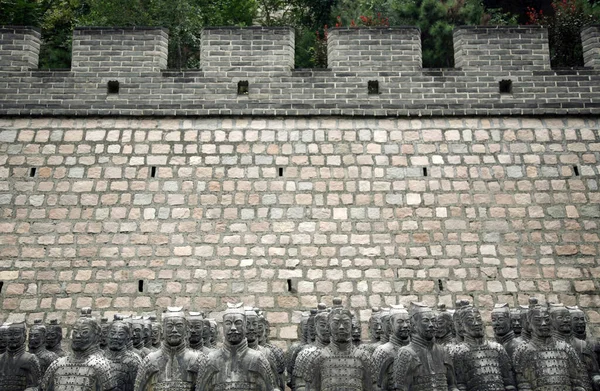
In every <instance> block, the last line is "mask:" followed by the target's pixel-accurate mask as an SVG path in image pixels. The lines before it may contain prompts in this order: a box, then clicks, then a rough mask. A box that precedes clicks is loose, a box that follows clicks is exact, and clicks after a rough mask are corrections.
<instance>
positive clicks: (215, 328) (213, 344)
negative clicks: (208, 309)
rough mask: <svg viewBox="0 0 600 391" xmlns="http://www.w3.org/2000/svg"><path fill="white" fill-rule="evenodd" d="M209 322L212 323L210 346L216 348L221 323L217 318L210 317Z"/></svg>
mask: <svg viewBox="0 0 600 391" xmlns="http://www.w3.org/2000/svg"><path fill="white" fill-rule="evenodd" d="M208 323H209V324H210V339H209V344H208V348H209V349H216V348H217V341H218V340H219V325H218V324H217V321H216V320H215V319H210V318H209V319H208Z"/></svg>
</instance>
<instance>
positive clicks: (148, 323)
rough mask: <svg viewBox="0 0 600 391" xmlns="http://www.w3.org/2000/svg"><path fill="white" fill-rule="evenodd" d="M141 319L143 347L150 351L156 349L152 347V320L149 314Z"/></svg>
mask: <svg viewBox="0 0 600 391" xmlns="http://www.w3.org/2000/svg"><path fill="white" fill-rule="evenodd" d="M142 319H143V320H142V323H143V324H144V347H145V348H146V349H148V353H150V352H152V351H154V350H156V349H154V348H153V347H152V320H150V317H149V316H144V317H143V318H142Z"/></svg>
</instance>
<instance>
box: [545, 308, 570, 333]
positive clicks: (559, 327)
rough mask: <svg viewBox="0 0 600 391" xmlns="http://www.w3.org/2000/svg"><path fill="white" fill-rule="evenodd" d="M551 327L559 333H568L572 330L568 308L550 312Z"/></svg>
mask: <svg viewBox="0 0 600 391" xmlns="http://www.w3.org/2000/svg"><path fill="white" fill-rule="evenodd" d="M550 322H551V323H552V328H553V329H554V330H556V331H558V332H559V333H561V334H570V333H571V331H572V330H573V324H572V319H571V313H570V312H569V310H568V309H566V308H565V309H559V310H555V311H552V312H551V313H550Z"/></svg>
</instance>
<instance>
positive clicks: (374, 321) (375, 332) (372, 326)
mask: <svg viewBox="0 0 600 391" xmlns="http://www.w3.org/2000/svg"><path fill="white" fill-rule="evenodd" d="M381 333H382V328H381V312H380V310H379V308H378V307H373V308H372V309H371V317H370V318H369V337H370V338H371V340H372V341H379V340H380V339H381Z"/></svg>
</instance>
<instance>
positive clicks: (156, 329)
mask: <svg viewBox="0 0 600 391" xmlns="http://www.w3.org/2000/svg"><path fill="white" fill-rule="evenodd" d="M161 334H162V327H161V326H160V324H158V323H155V324H154V325H152V344H153V345H157V344H158V343H159V342H160V335H161Z"/></svg>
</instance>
